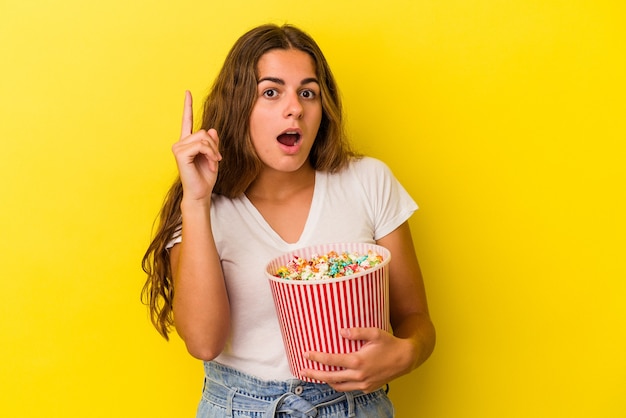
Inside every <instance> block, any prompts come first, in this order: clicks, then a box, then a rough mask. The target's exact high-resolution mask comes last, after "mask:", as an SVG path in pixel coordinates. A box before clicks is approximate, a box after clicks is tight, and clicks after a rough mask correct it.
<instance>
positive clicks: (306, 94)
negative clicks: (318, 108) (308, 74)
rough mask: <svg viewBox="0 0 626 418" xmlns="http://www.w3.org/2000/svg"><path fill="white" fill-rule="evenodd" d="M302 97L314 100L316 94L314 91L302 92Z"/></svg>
mask: <svg viewBox="0 0 626 418" xmlns="http://www.w3.org/2000/svg"><path fill="white" fill-rule="evenodd" d="M300 95H301V96H302V97H303V98H305V99H314V98H315V96H316V93H315V92H314V91H313V90H302V92H300Z"/></svg>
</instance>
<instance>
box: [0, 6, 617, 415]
mask: <svg viewBox="0 0 626 418" xmlns="http://www.w3.org/2000/svg"><path fill="white" fill-rule="evenodd" d="M622 4H623V2H621V1H616V0H615V1H609V0H604V1H602V0H593V1H592V0H589V1H584V0H569V1H565V0H563V1H557V0H507V1H496V0H491V1H488V0H473V1H461V0H421V1H420V0H417V1H416V0H405V1H395V2H394V1H385V2H380V1H364V0H360V1H343V2H341V1H328V0H320V1H315V2H311V1H309V2H306V1H305V2H302V1H301V2H292V1H278V0H273V1H256V0H255V1H252V0H250V1H241V2H237V1H208V0H205V1H198V0H195V1H194V0H179V1H170V0H158V1H156V0H151V1H148V0H142V1H129V0H108V1H106V2H90V1H83V0H80V1H79V0H62V1H47V0H25V1H23V0H0V63H1V65H0V118H1V121H0V140H1V141H2V142H1V148H0V178H1V179H2V180H1V181H2V192H1V194H0V195H1V196H2V197H1V199H2V200H1V209H0V215H1V217H0V231H1V233H2V239H1V240H0V246H1V247H0V254H1V257H2V263H1V271H2V273H1V276H2V279H1V281H0V285H1V295H2V302H1V303H0V315H1V317H2V331H1V334H0V335H1V337H0V338H1V343H0V362H1V363H0V368H1V370H0V415H1V416H6V417H13V416H26V417H34V416H46V417H82V416H90V417H191V416H193V414H194V411H195V407H196V402H197V401H198V399H199V395H200V390H201V385H202V383H201V378H202V370H201V365H200V363H199V362H198V361H196V360H193V359H192V358H191V357H190V356H189V355H188V354H187V353H186V351H185V349H184V347H183V346H182V344H181V342H180V341H179V340H178V339H177V338H175V339H174V341H172V342H171V343H166V342H165V341H164V340H162V339H161V338H160V337H159V336H158V334H157V333H156V331H154V330H153V329H152V328H151V325H150V324H149V321H148V319H147V316H146V311H145V309H144V307H143V306H142V305H141V304H140V303H139V292H140V289H141V286H142V284H143V281H144V276H143V273H142V271H141V270H140V259H141V257H142V255H143V251H144V250H145V248H146V246H147V244H148V242H149V238H150V233H151V225H152V221H153V219H154V217H155V216H156V213H157V211H158V209H159V207H160V204H161V200H162V197H163V195H164V193H165V190H166V188H167V187H168V186H169V184H170V182H171V180H172V179H173V177H174V175H175V165H174V163H173V158H172V157H171V155H170V145H171V143H172V142H173V141H175V140H176V139H177V135H178V132H179V121H180V114H181V109H182V99H183V91H184V90H185V89H191V90H192V92H193V93H194V94H195V95H196V97H197V98H198V99H199V100H200V98H201V97H202V96H204V94H205V93H206V91H207V88H208V87H209V85H210V84H211V82H212V80H213V78H214V76H215V75H216V71H217V69H218V68H219V66H220V65H221V63H222V61H223V59H224V57H225V54H226V52H227V50H228V49H229V48H230V46H231V45H232V43H233V42H234V41H235V39H236V38H237V37H238V36H239V35H241V34H242V33H243V32H244V31H245V30H247V29H249V28H250V27H252V26H254V25H257V24H260V23H265V22H267V21H271V22H276V23H284V22H289V23H294V24H297V25H300V26H301V27H302V28H304V29H306V30H307V31H309V32H310V33H311V34H312V35H313V36H314V37H315V38H316V39H317V40H318V41H319V43H320V45H321V47H322V49H324V51H325V52H326V54H327V58H328V60H329V61H330V64H331V66H332V67H333V69H334V71H335V74H336V77H337V79H338V81H339V83H340V86H341V88H342V93H343V96H344V98H345V106H346V111H347V121H348V129H349V132H350V135H351V137H352V138H353V140H354V141H355V142H356V143H357V144H358V147H359V149H360V150H361V151H363V152H366V153H368V154H370V155H373V156H376V157H379V158H381V159H383V160H385V161H386V162H387V163H388V164H389V165H390V166H391V167H392V169H393V170H394V172H395V173H396V175H397V177H398V178H399V179H400V180H401V181H402V182H403V183H404V184H405V186H406V188H407V189H408V190H409V191H410V193H411V194H412V195H413V196H414V198H415V199H416V200H417V201H418V203H419V204H420V206H421V210H420V211H418V213H417V214H416V215H415V216H414V218H413V219H412V227H413V231H414V235H415V243H416V246H417V249H418V252H419V257H420V259H421V262H422V266H423V270H424V274H425V277H426V284H427V287H428V292H429V298H430V299H429V300H430V304H431V310H432V315H433V318H434V320H435V322H436V325H437V329H438V345H437V348H436V351H435V353H434V355H433V356H432V357H431V359H430V360H429V361H428V362H427V363H426V364H425V365H424V366H423V367H422V368H421V369H419V370H417V371H416V372H414V373H413V374H411V375H410V376H407V377H404V378H401V379H399V380H397V381H396V382H394V383H393V384H392V386H391V395H392V397H393V400H394V401H395V403H396V407H397V411H398V416H399V417H419V416H424V417H431V418H435V417H437V418H450V417H453V418H456V417H462V418H464V417H481V418H484V417H494V418H495V417H507V418H510V417H558V416H568V417H624V416H626V335H625V328H626V327H625V325H626V302H625V297H626V274H625V273H626V271H625V268H624V264H625V260H624V253H625V251H624V250H625V249H626V248H625V247H626V246H625V242H624V241H625V236H626V228H625V225H624V224H625V222H624V203H625V198H624V194H625V193H624V184H625V180H626V169H625V168H624V166H625V165H626V164H624V160H625V158H624V157H625V155H624V141H625V140H626V135H625V133H626V129H625V120H626V112H625V111H626V107H625V104H624V102H625V97H626V88H625V82H624V78H625V76H626V62H625V60H626V48H625V45H626V39H625V38H626V37H625V30H624V29H623V24H624V19H625V17H626V13H625V7H624V6H623V5H622ZM199 100H198V101H199ZM260 349H262V347H261V348H260Z"/></svg>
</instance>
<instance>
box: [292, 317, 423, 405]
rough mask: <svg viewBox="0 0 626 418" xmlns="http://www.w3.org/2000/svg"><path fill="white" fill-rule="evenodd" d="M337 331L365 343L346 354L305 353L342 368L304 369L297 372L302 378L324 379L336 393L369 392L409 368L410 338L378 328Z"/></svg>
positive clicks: (410, 361) (347, 337)
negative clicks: (394, 334) (328, 369)
mask: <svg viewBox="0 0 626 418" xmlns="http://www.w3.org/2000/svg"><path fill="white" fill-rule="evenodd" d="M341 334H342V336H343V337H344V338H346V339H349V340H363V341H365V344H364V345H363V346H362V347H361V349H360V350H359V351H357V352H354V353H349V354H328V353H320V352H313V351H311V352H309V353H308V354H307V356H308V358H309V360H311V361H315V362H317V363H322V364H326V365H328V366H337V367H342V368H343V370H338V371H320V370H313V369H305V370H302V371H301V373H302V374H303V375H304V376H305V377H308V378H311V379H316V380H320V381H322V382H326V383H327V384H328V385H330V386H331V387H332V388H333V389H335V390H336V391H339V392H348V391H352V390H360V391H363V392H365V393H369V392H373V391H375V390H378V389H380V388H381V387H382V386H384V385H385V384H386V383H388V382H389V381H391V380H392V379H394V378H396V377H398V376H400V375H403V374H405V373H406V372H407V370H410V369H411V363H412V361H413V359H414V357H415V350H416V347H415V346H414V343H413V342H412V341H411V340H410V339H401V338H397V337H394V336H393V335H392V334H390V333H388V332H386V331H384V330H381V329H378V328H350V329H343V330H341Z"/></svg>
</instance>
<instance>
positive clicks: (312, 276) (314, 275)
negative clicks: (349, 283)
mask: <svg viewBox="0 0 626 418" xmlns="http://www.w3.org/2000/svg"><path fill="white" fill-rule="evenodd" d="M382 262H383V257H382V256H381V255H379V254H377V253H375V252H374V251H372V250H369V251H368V252H367V254H359V253H349V252H343V253H341V254H339V253H337V252H335V251H331V252H329V253H328V254H325V255H321V256H320V255H317V254H313V255H312V256H311V259H310V260H307V259H305V258H302V257H298V256H294V257H293V259H291V260H290V261H289V262H288V263H287V265H285V266H282V267H280V268H278V270H276V273H275V274H274V276H276V277H280V278H282V279H290V280H320V279H334V278H337V277H344V276H349V275H351V274H355V273H360V272H362V271H365V270H368V269H371V268H372V267H374V266H377V265H378V264H380V263H382Z"/></svg>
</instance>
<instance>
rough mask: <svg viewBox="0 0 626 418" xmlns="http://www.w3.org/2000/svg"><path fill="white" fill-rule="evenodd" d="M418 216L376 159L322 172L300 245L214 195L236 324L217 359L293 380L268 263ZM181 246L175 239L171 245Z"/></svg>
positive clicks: (367, 236)
mask: <svg viewBox="0 0 626 418" xmlns="http://www.w3.org/2000/svg"><path fill="white" fill-rule="evenodd" d="M416 209H417V205H416V204H415V202H414V201H413V199H412V198H411V197H410V196H409V195H408V193H407V192H406V190H405V189H404V188H403V187H402V185H401V184H400V183H399V182H398V181H397V180H396V179H395V177H394V176H393V174H392V173H391V171H390V170H389V168H388V167H387V166H386V165H385V164H384V163H382V162H381V161H379V160H376V159H374V158H371V157H364V158H361V159H357V160H354V161H353V162H351V163H350V165H349V166H348V167H347V168H346V169H344V170H342V171H341V172H339V173H333V174H331V173H326V172H320V171H318V172H316V175H315V189H314V193H313V201H312V204H311V208H310V211H309V216H308V218H307V221H306V224H305V227H304V230H303V232H302V235H301V236H300V239H299V240H298V242H296V243H287V242H285V241H284V240H283V239H282V238H281V237H280V236H279V235H278V234H277V233H276V232H275V231H274V230H273V229H272V228H271V227H270V225H269V224H268V223H267V222H266V221H265V219H264V218H263V216H262V215H261V214H260V213H259V212H258V211H257V209H256V208H255V207H254V205H252V203H251V202H250V201H249V200H248V198H247V197H246V196H245V195H243V196H241V197H238V198H235V199H229V198H226V197H224V196H221V195H214V196H213V202H212V206H211V224H212V227H213V235H214V237H215V244H216V245H217V250H218V252H219V256H220V259H221V260H222V269H223V271H224V277H225V280H226V286H227V289H228V296H229V300H230V306H231V321H232V322H231V334H230V336H229V339H228V342H227V344H226V347H225V349H224V351H223V352H222V353H221V354H220V355H219V356H218V357H217V358H216V359H215V360H216V361H218V362H219V363H222V364H225V365H227V366H230V367H233V368H236V369H239V370H241V371H243V372H245V373H248V374H252V375H254V376H257V377H259V378H261V379H266V380H286V379H292V378H293V375H292V374H291V372H290V371H289V365H288V363H287V356H286V354H285V349H284V346H283V342H282V337H281V333H280V328H279V325H278V320H277V317H276V311H275V308H274V302H273V299H272V294H271V291H270V287H269V283H268V279H267V278H266V277H265V275H264V270H265V266H266V264H267V263H268V262H269V261H270V260H271V259H272V258H275V257H277V256H279V255H280V254H282V253H284V252H289V251H293V250H295V249H298V248H302V247H306V246H309V245H314V244H321V243H331V242H366V243H375V242H376V240H378V239H380V238H382V237H384V236H385V235H387V234H389V233H390V232H392V231H393V230H394V229H396V228H397V227H398V226H400V225H401V224H402V223H403V222H405V221H406V220H407V219H408V218H409V217H410V216H411V215H412V214H413V212H414V211H415V210H416ZM179 241H180V237H177V238H176V239H174V240H173V241H172V242H171V243H170V245H173V244H174V243H176V242H179ZM207 303H209V302H207ZM215 321H220V318H215Z"/></svg>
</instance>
